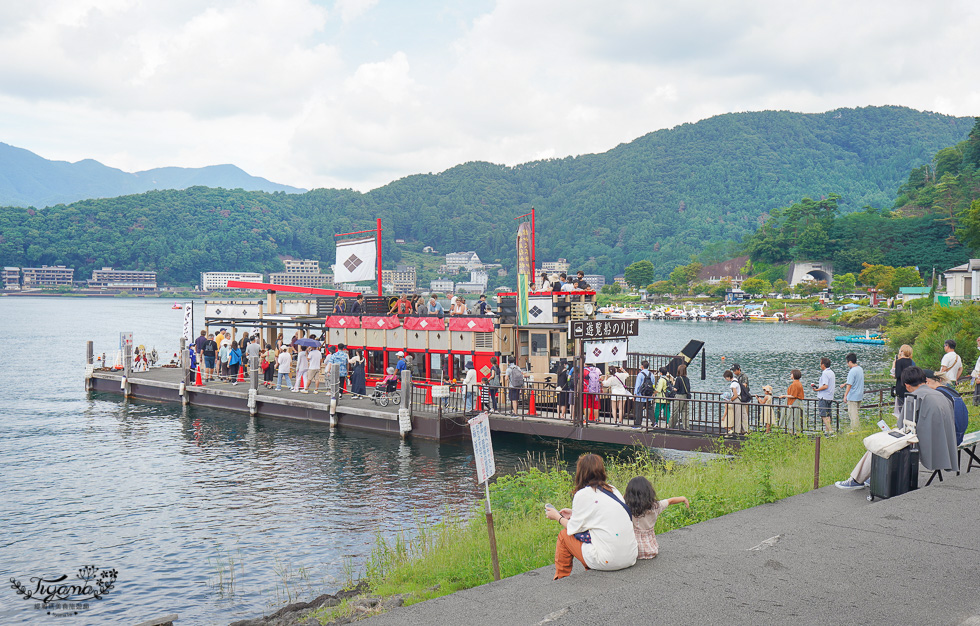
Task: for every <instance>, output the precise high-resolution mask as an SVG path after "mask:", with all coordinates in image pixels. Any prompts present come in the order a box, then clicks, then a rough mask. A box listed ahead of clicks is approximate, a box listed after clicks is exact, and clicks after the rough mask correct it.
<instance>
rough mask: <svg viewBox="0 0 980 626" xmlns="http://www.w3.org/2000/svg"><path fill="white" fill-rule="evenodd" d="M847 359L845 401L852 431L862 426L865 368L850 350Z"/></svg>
mask: <svg viewBox="0 0 980 626" xmlns="http://www.w3.org/2000/svg"><path fill="white" fill-rule="evenodd" d="M844 359H845V361H847V367H848V370H847V382H846V383H845V384H844V401H845V402H847V414H848V415H849V416H850V418H851V432H854V431H855V430H857V429H858V428H859V427H860V426H861V400H863V399H864V368H862V367H861V366H860V365H858V363H857V355H856V354H854V353H853V352H848V353H847V356H846V357H844Z"/></svg>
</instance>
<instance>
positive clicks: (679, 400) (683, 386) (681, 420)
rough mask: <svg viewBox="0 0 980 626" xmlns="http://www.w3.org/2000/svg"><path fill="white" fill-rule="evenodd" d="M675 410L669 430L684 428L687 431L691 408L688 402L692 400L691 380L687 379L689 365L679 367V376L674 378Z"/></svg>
mask: <svg viewBox="0 0 980 626" xmlns="http://www.w3.org/2000/svg"><path fill="white" fill-rule="evenodd" d="M674 389H675V390H676V393H674V410H673V411H672V414H673V415H672V417H671V419H670V425H669V428H677V427H680V428H683V429H684V430H687V429H688V428H689V426H690V424H689V421H688V420H689V417H688V414H689V412H690V406H689V404H690V403H689V402H688V400H690V399H691V379H689V378H688V377H687V365H686V364H684V363H681V364H680V365H678V366H677V376H676V377H675V378H674Z"/></svg>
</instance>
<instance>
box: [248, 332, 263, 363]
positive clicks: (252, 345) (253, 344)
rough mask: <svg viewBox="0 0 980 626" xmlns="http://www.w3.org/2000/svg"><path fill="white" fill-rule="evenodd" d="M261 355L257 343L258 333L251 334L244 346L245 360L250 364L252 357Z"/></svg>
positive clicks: (260, 349) (260, 348)
mask: <svg viewBox="0 0 980 626" xmlns="http://www.w3.org/2000/svg"><path fill="white" fill-rule="evenodd" d="M261 355H262V346H260V345H259V335H258V334H255V335H252V340H251V341H250V342H249V344H248V346H247V347H246V348H245V355H244V357H245V361H247V362H248V364H249V365H251V364H252V359H253V358H259V357H260V356H261Z"/></svg>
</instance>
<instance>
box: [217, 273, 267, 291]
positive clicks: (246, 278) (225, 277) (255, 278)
mask: <svg viewBox="0 0 980 626" xmlns="http://www.w3.org/2000/svg"><path fill="white" fill-rule="evenodd" d="M229 280H239V281H242V282H248V283H261V282H262V281H263V280H264V277H263V276H262V274H259V273H258V272H201V290H202V291H215V290H220V291H227V290H228V289H229V287H228V281H229Z"/></svg>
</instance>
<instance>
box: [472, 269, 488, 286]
mask: <svg viewBox="0 0 980 626" xmlns="http://www.w3.org/2000/svg"><path fill="white" fill-rule="evenodd" d="M470 282H471V283H477V284H481V285H483V288H484V289H486V288H487V283H488V282H490V275H489V274H487V272H485V271H484V270H473V271H471V272H470Z"/></svg>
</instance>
